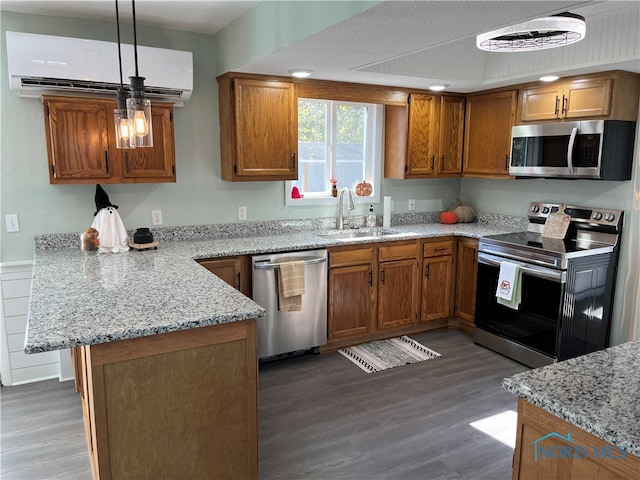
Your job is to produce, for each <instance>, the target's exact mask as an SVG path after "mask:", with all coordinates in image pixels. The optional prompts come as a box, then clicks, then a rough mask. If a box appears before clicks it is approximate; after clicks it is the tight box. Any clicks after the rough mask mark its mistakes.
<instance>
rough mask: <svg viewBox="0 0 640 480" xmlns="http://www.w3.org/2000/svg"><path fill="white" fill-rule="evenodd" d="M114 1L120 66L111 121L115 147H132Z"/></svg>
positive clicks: (118, 24)
mask: <svg viewBox="0 0 640 480" xmlns="http://www.w3.org/2000/svg"><path fill="white" fill-rule="evenodd" d="M115 1H116V27H117V31H118V66H119V67H120V86H119V87H118V91H117V93H116V99H117V102H118V103H117V106H116V108H115V109H114V110H113V123H114V125H115V127H116V148H133V144H132V143H131V135H130V133H129V132H130V128H129V117H128V116H127V92H126V91H125V90H124V85H123V84H122V52H121V49H120V14H119V12H118V0H115Z"/></svg>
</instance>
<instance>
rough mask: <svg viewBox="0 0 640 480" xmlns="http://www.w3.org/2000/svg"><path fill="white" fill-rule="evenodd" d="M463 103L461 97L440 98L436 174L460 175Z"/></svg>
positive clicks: (462, 140) (462, 141)
mask: <svg viewBox="0 0 640 480" xmlns="http://www.w3.org/2000/svg"><path fill="white" fill-rule="evenodd" d="M464 103H465V100H464V98H462V97H442V99H441V103H440V140H439V142H438V144H439V158H438V159H437V166H438V174H439V175H443V174H454V175H460V172H461V171H462V145H463V143H464V136H463V133H464Z"/></svg>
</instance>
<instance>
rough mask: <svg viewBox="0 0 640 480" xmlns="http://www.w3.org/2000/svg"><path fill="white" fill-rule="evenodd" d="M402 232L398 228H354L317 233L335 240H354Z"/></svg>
mask: <svg viewBox="0 0 640 480" xmlns="http://www.w3.org/2000/svg"><path fill="white" fill-rule="evenodd" d="M399 233H400V232H398V231H396V230H388V229H375V230H373V229H366V230H364V229H363V230H360V229H353V230H338V229H336V230H325V231H322V232H318V233H317V234H316V235H318V236H320V237H324V238H330V239H333V240H352V239H366V238H379V237H385V236H388V235H397V234H399Z"/></svg>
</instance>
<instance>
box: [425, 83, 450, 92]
mask: <svg viewBox="0 0 640 480" xmlns="http://www.w3.org/2000/svg"><path fill="white" fill-rule="evenodd" d="M448 86H449V85H431V86H430V87H429V90H433V91H434V92H440V91H442V90H444V89H445V88H447V87H448Z"/></svg>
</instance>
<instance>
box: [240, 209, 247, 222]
mask: <svg viewBox="0 0 640 480" xmlns="http://www.w3.org/2000/svg"><path fill="white" fill-rule="evenodd" d="M246 219H247V207H244V206H242V207H238V220H246Z"/></svg>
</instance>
